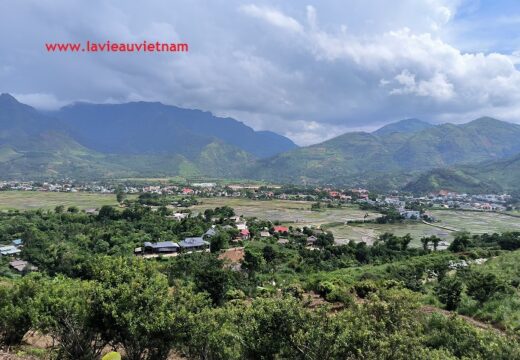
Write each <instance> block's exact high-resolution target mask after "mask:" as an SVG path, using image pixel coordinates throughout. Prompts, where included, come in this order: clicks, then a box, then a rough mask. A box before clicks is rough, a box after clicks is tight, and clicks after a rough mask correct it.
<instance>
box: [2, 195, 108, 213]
mask: <svg viewBox="0 0 520 360" xmlns="http://www.w3.org/2000/svg"><path fill="white" fill-rule="evenodd" d="M58 205H63V206H65V208H67V207H69V206H76V207H78V208H80V209H89V208H99V207H101V206H103V205H117V202H116V196H115V195H114V194H91V193H82V192H77V193H71V192H40V191H0V210H9V209H15V210H35V209H54V208H55V207H56V206H58Z"/></svg>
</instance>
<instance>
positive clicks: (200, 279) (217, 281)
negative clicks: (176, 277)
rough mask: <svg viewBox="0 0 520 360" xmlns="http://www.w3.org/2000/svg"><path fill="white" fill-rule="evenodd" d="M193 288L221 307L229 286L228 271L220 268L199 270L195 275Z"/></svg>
mask: <svg viewBox="0 0 520 360" xmlns="http://www.w3.org/2000/svg"><path fill="white" fill-rule="evenodd" d="M195 286H196V287H197V290H199V291H205V292H207V293H208V294H209V297H210V298H211V300H212V301H213V303H214V304H215V305H221V304H222V303H223V302H224V299H225V296H226V292H227V290H228V286H229V275H228V271H227V270H224V269H222V268H221V267H220V266H212V267H204V268H201V269H200V270H199V271H198V273H197V274H196V275H195Z"/></svg>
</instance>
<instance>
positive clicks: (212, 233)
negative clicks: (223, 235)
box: [202, 228, 217, 239]
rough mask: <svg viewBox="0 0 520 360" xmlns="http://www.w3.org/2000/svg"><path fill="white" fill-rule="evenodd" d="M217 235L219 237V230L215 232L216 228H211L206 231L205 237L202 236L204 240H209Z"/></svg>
mask: <svg viewBox="0 0 520 360" xmlns="http://www.w3.org/2000/svg"><path fill="white" fill-rule="evenodd" d="M215 235H217V230H215V228H209V229H208V231H206V232H205V233H204V235H202V238H203V239H209V238H211V237H213V236H215Z"/></svg>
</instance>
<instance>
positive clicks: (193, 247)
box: [179, 237, 209, 251]
mask: <svg viewBox="0 0 520 360" xmlns="http://www.w3.org/2000/svg"><path fill="white" fill-rule="evenodd" d="M179 246H180V247H181V249H182V250H183V251H200V250H206V249H208V248H209V242H207V241H205V240H204V239H203V238H202V237H189V238H186V239H184V240H182V241H181V242H179Z"/></svg>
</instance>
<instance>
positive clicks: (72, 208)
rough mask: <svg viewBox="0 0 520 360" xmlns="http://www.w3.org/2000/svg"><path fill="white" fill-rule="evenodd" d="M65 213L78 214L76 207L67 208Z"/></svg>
mask: <svg viewBox="0 0 520 360" xmlns="http://www.w3.org/2000/svg"><path fill="white" fill-rule="evenodd" d="M67 212H68V213H71V214H77V213H79V209H78V207H77V206H69V207H68V208H67Z"/></svg>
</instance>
